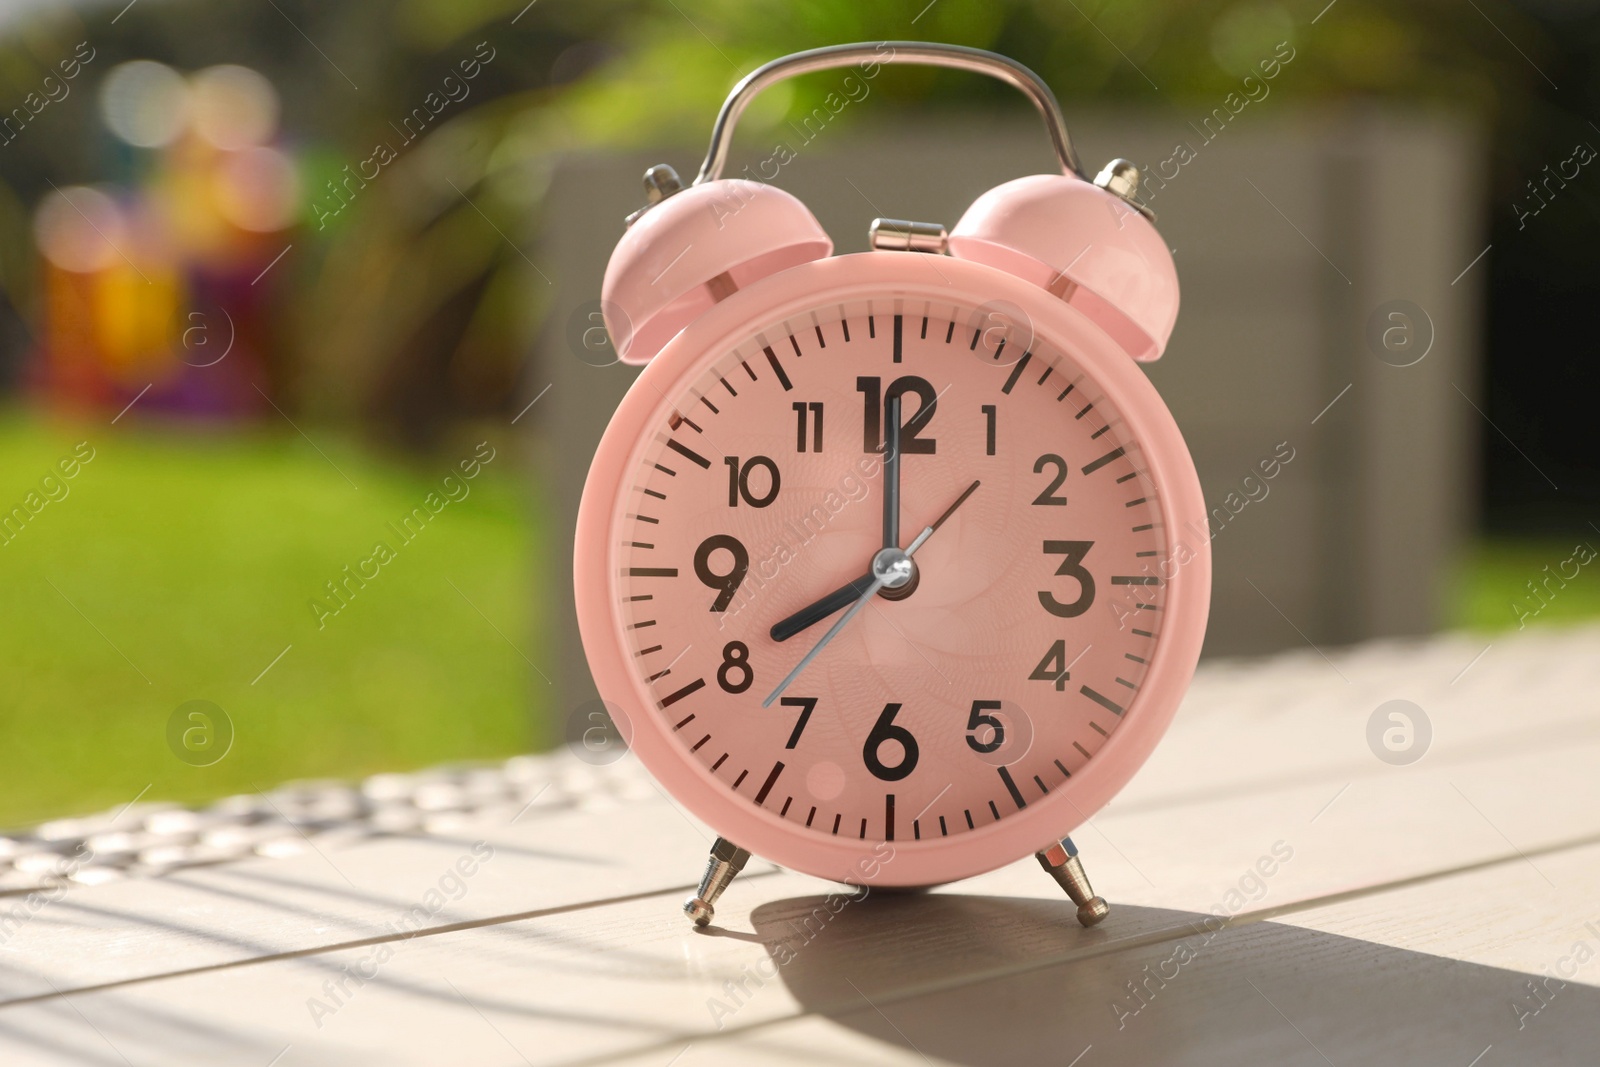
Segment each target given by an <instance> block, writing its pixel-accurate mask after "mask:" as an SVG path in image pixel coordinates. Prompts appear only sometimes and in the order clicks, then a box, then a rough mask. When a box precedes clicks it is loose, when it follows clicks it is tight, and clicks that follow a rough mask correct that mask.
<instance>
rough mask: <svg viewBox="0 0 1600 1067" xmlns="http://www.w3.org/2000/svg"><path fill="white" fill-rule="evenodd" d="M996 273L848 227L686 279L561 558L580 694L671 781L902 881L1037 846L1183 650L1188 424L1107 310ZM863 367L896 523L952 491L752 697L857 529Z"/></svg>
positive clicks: (875, 875)
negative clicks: (571, 571)
mask: <svg viewBox="0 0 1600 1067" xmlns="http://www.w3.org/2000/svg"><path fill="white" fill-rule="evenodd" d="M1054 180H1057V181H1059V180H1061V179H1054ZM1085 188H1087V186H1085ZM1094 192H1095V193H1096V194H1097V195H1098V194H1099V191H1098V190H1094ZM680 195H687V194H680ZM669 203H670V201H669ZM647 221H648V220H647ZM1135 221H1136V222H1137V223H1138V225H1140V226H1145V227H1146V228H1148V226H1147V224H1146V223H1144V221H1143V220H1142V219H1136V220H1135ZM1119 225H1120V224H1119ZM1149 232H1150V233H1151V235H1152V236H1153V234H1154V231H1153V230H1150V231H1149ZM958 233H959V231H958ZM630 236H632V235H630ZM1156 240H1157V241H1159V238H1156ZM952 243H954V241H952ZM673 250H674V249H671V248H669V249H668V251H673ZM1160 253H1161V254H1162V255H1163V256H1164V255H1165V248H1164V246H1162V247H1161V248H1160ZM824 255H825V253H824ZM973 258H979V257H978V256H974V257H973ZM1167 270H1168V271H1169V272H1170V261H1168V266H1167ZM1019 274H1026V271H1025V270H1007V269H1001V267H999V266H994V265H990V264H988V263H984V262H972V261H970V260H963V259H957V258H951V257H941V256H928V255H920V254H915V253H908V252H887V251H874V252H868V253H862V254H857V255H846V256H838V257H833V258H821V259H813V260H812V261H809V262H801V263H799V264H798V265H794V266H788V267H787V268H785V269H780V270H778V271H777V272H776V273H773V274H770V275H769V276H766V277H763V278H760V279H759V280H756V281H753V282H751V283H750V284H747V285H745V286H743V287H741V288H738V289H737V291H734V292H732V293H731V295H726V297H725V299H722V300H720V301H717V302H712V301H711V300H709V299H707V300H705V301H704V304H705V306H704V307H703V308H699V309H697V310H696V314H695V315H693V316H692V317H691V318H690V321H688V323H687V325H686V326H685V327H683V328H682V330H681V332H678V333H676V335H675V336H672V337H671V339H670V340H666V341H665V343H664V346H663V347H661V348H660V351H659V353H658V354H656V355H655V356H654V358H653V359H651V360H650V362H649V365H648V366H646V367H645V369H644V371H643V372H642V374H641V375H640V377H639V379H638V381H637V382H636V383H635V384H634V386H633V387H632V388H631V389H630V391H629V392H628V394H627V396H626V397H625V398H624V400H623V402H622V404H621V405H620V407H619V408H618V410H617V413H616V415H615V416H614V418H613V419H612V421H611V424H610V426H609V427H608V429H607V431H606V433H605V436H604V439H603V440H602V442H601V445H600V447H599V450H598V451H597V453H596V456H595V459H594V463H593V466H592V468H591V470H590V473H589V478H588V483H587V485H586V488H585V492H584V496H583V502H582V506H581V509H580V514H579V521H578V530H577V545H576V553H575V578H576V590H577V606H578V615H579V622H580V627H581V632H582V637H583V642H584V647H585V649H586V652H587V654H588V657H589V661H590V666H591V668H592V670H593V673H594V676H595V679H596V681H597V683H598V685H599V688H600V692H601V695H602V697H603V698H604V699H605V700H606V701H607V702H608V703H609V704H610V705H612V707H613V708H614V709H615V712H616V713H618V714H620V716H621V717H622V718H623V719H624V720H625V721H624V724H623V725H624V732H625V733H626V734H627V735H628V736H629V740H630V743H631V746H632V748H633V750H634V751H635V752H636V753H637V755H638V757H639V758H640V759H641V760H642V761H643V762H644V764H645V765H646V767H647V768H648V769H649V770H650V772H651V773H652V774H653V775H655V777H656V778H657V779H658V780H659V781H660V782H661V784H662V785H663V786H664V787H665V788H666V789H667V790H668V791H669V792H670V793H671V794H672V796H673V797H675V798H676V799H677V800H678V801H679V802H681V803H682V804H683V805H684V806H685V807H686V808H688V809H689V810H690V811H691V812H693V813H694V814H695V815H696V816H697V817H699V818H700V819H702V820H703V821H704V822H706V823H707V824H708V825H709V826H711V827H712V828H713V829H714V830H715V831H716V832H717V833H718V834H719V835H721V836H723V837H725V838H727V839H729V840H732V841H736V842H738V844H739V845H740V846H742V847H743V848H745V849H748V850H749V851H751V852H753V853H755V854H758V855H761V856H764V857H766V858H768V859H770V860H773V861H774V862H777V863H779V864H781V865H783V866H785V867H790V868H793V869H796V870H800V871H805V872H807V873H810V874H813V875H817V876H821V877H825V878H830V879H835V880H839V881H846V882H853V883H862V882H872V883H876V884H885V885H928V884H935V883H940V882H946V881H951V880H954V879H958V878H963V877H967V876H970V875H974V874H978V873H981V872H983V871H987V870H990V869H993V868H995V867H998V866H1001V865H1003V864H1006V863H1009V862H1012V861H1014V860H1016V859H1019V858H1022V857H1024V856H1026V855H1028V854H1029V853H1031V852H1035V851H1036V850H1039V849H1042V848H1046V847H1047V846H1050V845H1052V844H1053V843H1054V842H1056V841H1058V840H1060V839H1061V838H1062V837H1063V836H1064V835H1066V834H1067V833H1069V832H1070V831H1071V830H1072V829H1074V828H1075V827H1077V826H1078V825H1080V824H1082V823H1083V822H1084V821H1085V820H1086V819H1087V818H1089V817H1090V816H1092V815H1093V814H1094V813H1095V812H1096V811H1097V810H1099V809H1100V808H1101V807H1103V806H1104V805H1105V804H1106V803H1107V802H1108V801H1109V800H1110V799H1111V798H1112V796H1113V795H1114V794H1115V793H1116V792H1117V791H1118V790H1119V789H1120V788H1121V787H1122V786H1123V785H1124V784H1126V782H1127V781H1128V780H1129V779H1130V778H1131V777H1132V775H1133V774H1134V772H1135V771H1136V770H1137V769H1138V768H1139V767H1140V765H1141V764H1142V763H1143V762H1144V761H1145V759H1146V758H1147V757H1148V756H1149V754H1150V752H1151V751H1152V749H1153V748H1154V746H1155V744H1156V743H1157V741H1158V740H1159V739H1160V737H1161V736H1162V734H1163V733H1164V731H1165V729H1166V727H1167V725H1168V723H1169V721H1170V720H1171V717H1172V715H1173V713H1174V711H1175V710H1176V708H1177V706H1178V704H1179V702H1180V700H1181V698H1182V695H1183V692H1184V690H1185V688H1186V686H1187V684H1188V682H1189V680H1190V677H1191V675H1192V673H1193V670H1194V666H1195V662H1196V660H1197V659H1198V656H1199V652H1200V645H1201V641H1202V638H1203V635H1204V630H1205V622H1206V615H1207V605H1208V602H1209V594H1210V557H1209V537H1208V533H1207V524H1206V515H1205V508H1204V503H1203V498H1202V496H1201V492H1200V487H1199V482H1198V479H1197V477H1196V474H1195V470H1194V465H1193V462H1192V460H1191V459H1190V456H1189V452H1188V450H1187V448H1186V447H1185V445H1184V443H1183V440H1182V437H1181V435H1180V433H1179V431H1178V428H1177V426H1176V424H1175V423H1174V421H1173V419H1172V417H1171V415H1170V414H1169V412H1168V411H1167V408H1166V406H1165V404H1164V403H1163V402H1162V401H1161V399H1160V397H1159V396H1158V394H1157V393H1156V391H1155V389H1154V388H1153V386H1151V384H1150V383H1149V381H1148V380H1147V379H1146V378H1145V376H1144V375H1143V373H1142V372H1141V371H1140V369H1139V368H1138V366H1137V364H1136V363H1135V361H1134V359H1133V358H1132V356H1131V355H1130V351H1131V346H1130V345H1129V343H1128V340H1127V338H1126V337H1117V336H1115V333H1116V331H1115V330H1112V331H1110V332H1108V330H1107V329H1106V328H1104V325H1103V321H1097V320H1096V317H1095V316H1094V315H1093V314H1092V312H1093V306H1089V308H1088V310H1087V311H1086V310H1085V309H1084V308H1083V307H1080V306H1075V303H1074V302H1069V301H1068V300H1066V299H1061V298H1059V295H1058V294H1055V293H1052V292H1050V291H1047V290H1046V288H1044V287H1043V283H1044V281H1045V280H1047V279H1042V280H1030V279H1029V278H1027V277H1021V276H1019ZM1097 299H1098V298H1097ZM1171 299H1172V314H1175V312H1176V296H1175V288H1174V289H1173V296H1172V298H1171ZM997 308H999V309H1003V315H1002V317H1000V318H997V317H996V309H997ZM997 323H999V325H997ZM1170 325H1171V317H1170V315H1169V316H1168V317H1167V319H1166V325H1165V328H1166V329H1170ZM1132 332H1133V333H1134V334H1137V331H1132ZM1138 336H1139V337H1141V338H1142V337H1143V336H1144V335H1143V334H1138ZM1164 342H1165V332H1164V329H1163V330H1162V331H1161V334H1160V337H1159V340H1158V342H1157V343H1156V345H1155V349H1154V351H1155V353H1157V354H1158V353H1159V349H1160V347H1161V346H1162V345H1164ZM1144 356H1145V357H1148V358H1153V356H1152V355H1151V354H1149V353H1145V354H1144ZM890 396H898V397H899V398H900V404H901V412H902V420H903V423H904V426H905V430H904V431H903V433H902V440H901V449H900V480H901V500H902V504H901V512H902V518H901V528H902V531H903V537H902V545H904V544H905V543H906V542H909V541H910V539H911V538H912V537H913V536H915V534H916V533H917V532H919V531H920V530H922V528H923V527H924V526H925V525H927V524H929V523H931V522H933V521H934V519H935V518H936V517H937V516H938V515H939V514H940V513H942V512H943V511H944V510H945V509H946V508H947V507H949V506H950V504H951V503H952V502H953V501H954V500H955V499H956V498H957V497H958V496H959V495H960V493H961V492H962V491H963V490H964V489H966V488H967V487H968V486H969V485H971V483H972V482H974V481H977V482H978V483H979V488H978V489H977V490H976V491H975V492H974V493H973V494H972V495H971V497H970V498H969V499H967V500H966V501H965V503H963V505H962V506H961V507H960V508H959V509H958V510H957V511H956V512H955V514H954V515H952V517H951V518H950V520H949V521H948V523H947V524H946V525H945V526H943V527H942V528H940V529H939V531H938V532H937V533H936V534H935V535H934V536H932V537H931V538H930V539H929V540H928V541H927V543H926V545H925V546H923V547H922V548H921V549H920V550H919V551H918V552H917V555H916V563H917V565H918V570H919V574H918V581H917V585H916V588H915V589H914V591H913V592H912V593H911V594H910V595H909V596H907V597H906V598H904V599H900V600H889V599H885V598H882V597H876V596H875V597H873V598H871V599H870V600H869V601H868V603H867V604H866V606H865V607H864V609H863V610H862V611H861V612H860V613H859V614H858V615H857V616H856V617H855V618H854V619H853V620H852V621H851V622H849V623H848V624H847V625H846V626H845V627H844V628H843V629H842V630H841V631H840V633H839V634H838V635H837V637H836V638H835V639H834V640H833V641H831V642H830V643H829V644H828V645H827V646H826V647H825V648H824V649H823V650H822V651H821V653H820V654H819V655H818V656H817V658H816V660H815V661H814V662H812V663H811V664H810V665H809V666H808V667H807V668H806V669H805V670H804V671H802V672H801V674H800V675H799V676H798V677H797V678H796V679H795V680H794V682H793V683H792V684H791V685H790V686H789V687H788V688H787V689H786V690H785V691H784V693H783V695H782V698H781V700H780V701H778V702H774V703H773V705H772V706H771V707H763V706H762V700H763V698H764V697H765V696H766V695H767V694H768V693H769V692H770V691H771V690H772V689H773V687H774V686H775V685H777V683H778V682H779V680H780V679H782V678H783V677H784V676H785V675H786V674H788V672H789V671H790V670H791V669H792V668H793V667H794V666H795V665H796V664H797V663H798V662H799V661H800V659H801V657H802V656H804V655H805V654H806V653H807V652H808V651H809V650H810V649H811V648H812V646H813V645H814V644H815V643H816V641H817V640H818V639H819V638H820V637H821V636H822V634H823V633H824V632H825V631H826V630H827V628H828V626H829V625H831V623H832V622H833V621H834V620H833V619H831V618H830V619H827V620H824V621H823V622H821V623H818V624H817V625H815V626H813V627H812V628H811V629H808V630H806V631H804V632H802V633H799V634H797V635H795V636H793V637H790V638H788V639H787V640H785V641H781V642H780V641H776V640H774V639H773V637H772V635H771V633H770V630H771V627H772V625H773V624H774V623H775V622H777V621H778V620H780V619H782V618H784V617H786V616H789V615H790V614H792V613H794V612H796V611H797V610H799V609H801V608H802V607H804V606H805V605H807V604H810V603H811V602H813V601H815V600H817V599H818V598H819V597H821V596H823V595H824V594H826V593H829V592H831V591H833V590H835V589H837V588H839V587H840V586H842V585H844V584H845V583H847V582H849V581H850V580H852V579H854V578H856V577H858V576H860V575H862V574H863V573H865V572H866V571H867V568H868V566H869V563H870V561H871V560H872V558H873V555H874V553H875V552H876V551H877V550H878V549H879V548H880V547H882V544H881V540H880V538H881V534H882V530H881V520H882V496H881V494H882V492H883V482H884V478H883V471H884V456H883V452H882V449H883V440H884V421H883V415H884V408H883V405H884V402H885V399H886V398H887V397H890ZM883 842H892V850H885V849H884V848H883V845H882V843H883Z"/></svg>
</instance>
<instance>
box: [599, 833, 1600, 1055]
mask: <svg viewBox="0 0 1600 1067" xmlns="http://www.w3.org/2000/svg"><path fill="white" fill-rule="evenodd" d="M1537 863H1538V866H1537V868H1535V867H1534V866H1533V865H1531V864H1528V863H1525V862H1523V861H1522V860H1520V859H1517V860H1513V861H1509V862H1507V863H1505V864H1500V865H1497V866H1495V867H1494V868H1492V869H1486V870H1480V871H1475V872H1472V873H1468V874H1463V875H1457V876H1453V877H1447V878H1443V879H1440V880H1437V881H1429V882H1427V883H1423V884H1417V885H1410V886H1406V887H1402V888H1398V889H1394V890H1389V891H1383V892H1377V893H1372V894H1362V895H1359V896H1357V897H1355V898H1353V899H1348V900H1343V901H1340V902H1338V903H1334V904H1330V905H1327V906H1322V907H1316V908H1312V909H1309V910H1305V911H1299V912H1295V913H1292V914H1282V915H1279V916H1277V917H1276V918H1274V919H1272V920H1270V921H1261V922H1255V923H1249V924H1243V925H1234V926H1230V927H1226V928H1223V929H1221V930H1218V931H1216V932H1214V933H1213V932H1212V931H1210V930H1207V929H1204V928H1202V929H1201V930H1199V931H1198V932H1195V933H1191V934H1188V935H1187V936H1184V937H1181V938H1176V939H1173V940H1169V941H1163V942H1160V943H1155V944H1145V945H1138V946H1133V947H1130V948H1128V949H1127V950H1126V951H1123V952H1118V953H1111V954H1103V955H1099V956H1094V957H1089V958H1083V959H1078V960H1074V961H1072V962H1070V963H1066V964H1062V965H1059V966H1056V967H1051V968H1046V969H1041V970H1036V971H1029V972H1025V973H1017V974H1012V975H1007V976H1003V977H1000V978H996V979H992V980H988V981H984V982H981V983H972V984H966V985H961V986H958V987H955V988H951V989H948V990H944V991H940V992H937V993H933V994H928V995H922V996H915V997H910V998H902V999H894V998H890V997H880V996H872V997H871V1000H870V1002H869V1001H868V997H867V995H864V994H863V995H858V996H857V998H856V999H857V1003H856V1004H854V1005H850V1006H848V1007H846V1008H845V1009H844V1010H838V1007H837V1006H838V1005H839V1003H840V998H839V995H838V992H837V990H838V989H839V988H841V987H844V988H847V989H848V987H849V986H850V985H851V984H852V982H853V981H854V979H853V978H852V976H851V973H850V971H849V969H848V967H849V963H850V962H852V961H846V960H841V959H839V958H837V957H835V958H832V959H827V958H824V959H817V958H816V957H815V956H813V957H810V958H807V957H797V958H796V959H795V961H794V962H793V963H792V964H791V965H790V966H789V967H786V968H785V969H784V972H783V981H784V982H785V984H786V986H787V987H788V988H790V989H791V990H794V991H795V995H796V998H797V999H798V1000H799V1001H800V1002H801V1003H802V1004H805V1005H807V1006H808V1007H810V1006H812V1005H815V1006H816V1010H815V1011H813V1012H812V1013H810V1014H807V1015H806V1016H804V1017H802V1018H799V1019H796V1020H794V1021H792V1022H786V1023H780V1024H777V1025H773V1026H760V1027H745V1028H740V1029H738V1030H736V1031H732V1032H724V1033H721V1034H701V1035H694V1036H693V1037H688V1036H685V1038H684V1039H683V1040H678V1041H669V1042H663V1043H662V1044H660V1045H658V1046H656V1047H653V1048H651V1049H649V1050H647V1051H642V1052H641V1053H639V1054H638V1055H637V1056H635V1057H633V1058H630V1059H627V1060H623V1061H614V1062H621V1063H623V1064H628V1065H640V1067H642V1065H645V1064H650V1063H654V1064H661V1063H663V1062H665V1061H666V1060H667V1058H668V1057H670V1056H673V1055H677V1056H678V1058H677V1059H676V1060H674V1061H673V1062H674V1063H675V1064H677V1065H679V1067H711V1065H719V1064H734V1063H738V1064H748V1063H753V1062H833V1063H843V1062H852V1063H860V1062H872V1063H889V1064H908V1065H925V1064H927V1063H928V1062H951V1063H988V1062H1029V1061H1035V1062H1050V1063H1061V1064H1070V1063H1075V1062H1079V1061H1078V1060H1077V1059H1076V1057H1078V1056H1082V1057H1083V1059H1082V1061H1081V1062H1083V1063H1084V1064H1086V1065H1087V1064H1151V1063H1162V1064H1193V1065H1218V1067H1225V1065H1237V1064H1240V1063H1273V1064H1286V1065H1305V1067H1325V1065H1326V1064H1329V1063H1333V1064H1353V1063H1411V1062H1421V1063H1438V1064H1454V1065H1459V1067H1467V1065H1477V1064H1482V1065H1485V1067H1488V1065H1491V1064H1532V1063H1541V1064H1542V1063H1551V1064H1555V1063H1562V1064H1569V1063H1589V1062H1593V1060H1594V1055H1595V1054H1594V1049H1595V1048H1596V1046H1597V1044H1600V910H1597V909H1596V907H1595V905H1594V901H1595V900H1597V899H1600V847H1595V846H1590V847H1587V848H1580V849H1571V850H1566V851H1563V852H1561V853H1558V854H1555V855H1550V856H1545V857H1541V858H1540V859H1539V860H1538V861H1537ZM1546 878H1548V879H1549V881H1546ZM1551 883H1553V884H1551ZM928 918H929V919H930V920H935V919H937V918H938V917H937V916H935V915H931V914H930V915H929V916H928ZM993 918H994V919H997V920H1000V921H1004V919H1005V918H1006V916H1005V915H1004V914H1003V912H1002V913H1001V914H997V915H995V916H993ZM1179 946H1183V947H1182V949H1180V947H1179ZM856 984H859V983H856ZM1130 986H1131V988H1130ZM980 1020H981V1025H978V1023H979V1021H980ZM569 1062H583V1061H569Z"/></svg>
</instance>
